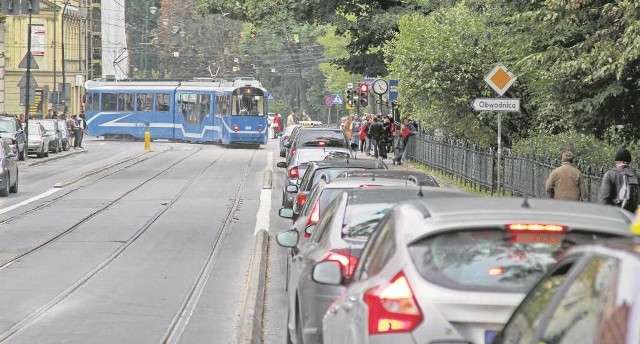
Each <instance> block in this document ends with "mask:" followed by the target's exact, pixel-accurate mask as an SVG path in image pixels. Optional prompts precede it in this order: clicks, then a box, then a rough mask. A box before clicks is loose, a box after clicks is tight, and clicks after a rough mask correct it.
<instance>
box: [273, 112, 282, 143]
mask: <svg viewBox="0 0 640 344" xmlns="http://www.w3.org/2000/svg"><path fill="white" fill-rule="evenodd" d="M281 120H282V117H281V116H280V114H279V113H276V114H275V115H274V116H273V138H274V139H275V138H277V137H278V135H280V133H281V132H282V125H281V124H280V122H281Z"/></svg>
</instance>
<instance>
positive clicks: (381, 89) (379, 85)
mask: <svg viewBox="0 0 640 344" xmlns="http://www.w3.org/2000/svg"><path fill="white" fill-rule="evenodd" d="M371 86H372V88H373V92H375V93H377V94H384V93H386V92H387V88H388V87H389V84H387V82H386V81H385V80H383V79H376V80H375V81H374V82H373V85H371Z"/></svg>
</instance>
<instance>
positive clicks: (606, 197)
mask: <svg viewBox="0 0 640 344" xmlns="http://www.w3.org/2000/svg"><path fill="white" fill-rule="evenodd" d="M630 162H631V152H629V150H628V149H626V148H622V149H620V150H618V152H616V155H615V157H614V163H615V165H616V167H615V168H614V169H612V170H609V171H607V173H605V174H604V176H603V177H602V184H600V190H599V192H598V203H600V204H610V205H615V206H622V205H623V204H622V203H623V200H622V199H621V196H622V195H623V194H624V192H625V191H626V190H622V189H623V186H624V179H625V177H624V175H627V176H628V177H629V179H628V180H631V181H632V182H633V181H635V183H637V181H638V178H640V175H639V174H638V172H637V171H636V170H635V169H634V168H631V167H629V163H630ZM635 189H636V191H637V184H636V186H635ZM637 204H638V199H637V194H635V195H632V199H631V200H630V202H627V204H626V207H625V209H627V210H629V211H631V212H635V210H636V207H637Z"/></svg>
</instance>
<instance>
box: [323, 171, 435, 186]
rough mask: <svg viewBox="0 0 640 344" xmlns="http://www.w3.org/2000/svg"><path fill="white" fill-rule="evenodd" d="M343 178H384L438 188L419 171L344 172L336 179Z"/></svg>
mask: <svg viewBox="0 0 640 344" xmlns="http://www.w3.org/2000/svg"><path fill="white" fill-rule="evenodd" d="M344 178H371V179H378V178H386V179H405V180H415V181H416V182H417V183H420V184H421V185H424V186H438V182H437V181H436V180H435V178H433V176H432V175H430V174H428V173H424V172H421V171H415V170H414V171H406V170H371V169H370V170H353V171H350V170H346V171H344V172H342V173H340V174H339V175H338V177H337V178H334V180H338V179H344Z"/></svg>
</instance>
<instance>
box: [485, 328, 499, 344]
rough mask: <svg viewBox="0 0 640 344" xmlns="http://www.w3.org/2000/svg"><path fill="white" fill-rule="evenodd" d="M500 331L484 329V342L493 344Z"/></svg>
mask: <svg viewBox="0 0 640 344" xmlns="http://www.w3.org/2000/svg"><path fill="white" fill-rule="evenodd" d="M496 334H498V331H484V344H491V343H492V342H493V338H495V337H496Z"/></svg>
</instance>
